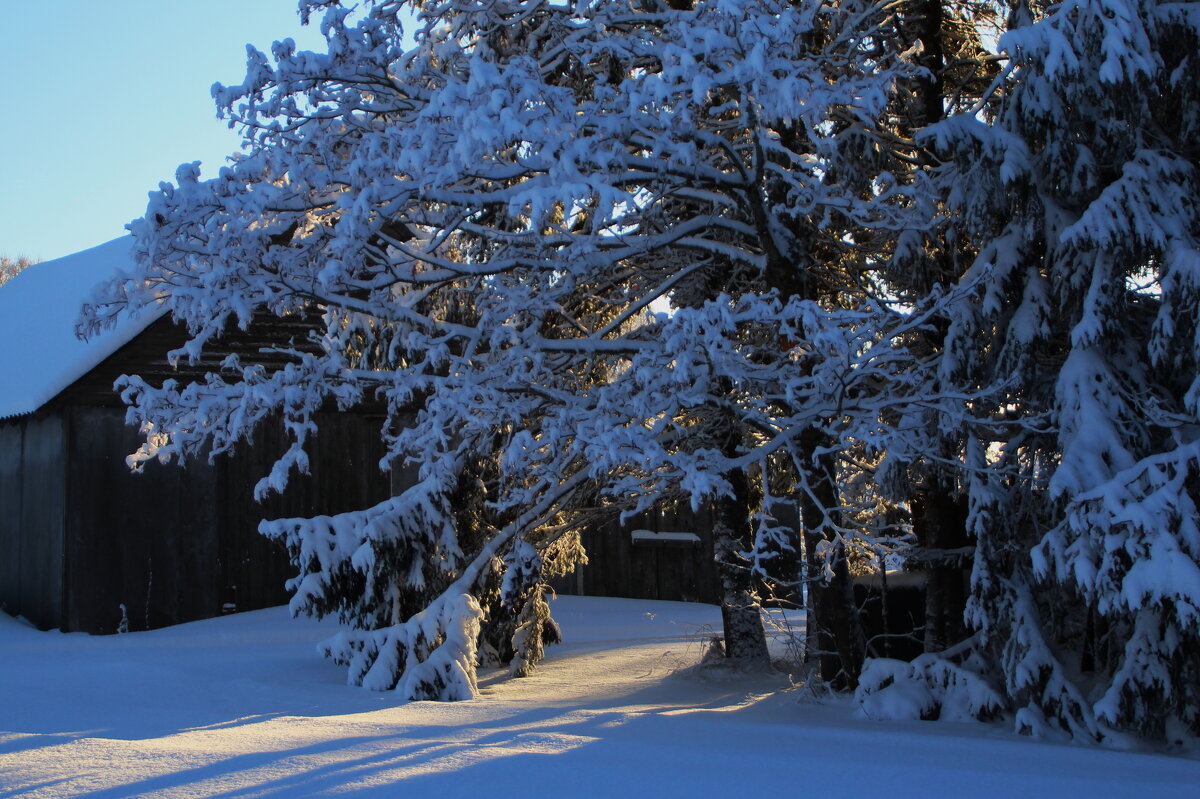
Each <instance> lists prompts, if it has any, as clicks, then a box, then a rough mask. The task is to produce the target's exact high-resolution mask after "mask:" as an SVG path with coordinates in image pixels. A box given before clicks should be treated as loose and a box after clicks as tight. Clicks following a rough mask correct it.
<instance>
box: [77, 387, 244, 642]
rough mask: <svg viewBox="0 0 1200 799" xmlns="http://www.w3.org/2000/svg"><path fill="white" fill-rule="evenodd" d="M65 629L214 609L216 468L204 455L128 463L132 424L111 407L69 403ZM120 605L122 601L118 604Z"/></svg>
mask: <svg viewBox="0 0 1200 799" xmlns="http://www.w3.org/2000/svg"><path fill="white" fill-rule="evenodd" d="M71 420H72V425H71V432H72V435H71V442H70V444H71V446H70V451H71V457H70V492H69V504H68V508H69V513H68V522H67V540H68V566H67V585H68V591H67V596H68V601H67V614H66V618H65V622H64V624H65V629H68V630H84V631H87V632H94V633H111V632H116V631H117V629H118V625H120V623H121V620H122V617H123V616H124V618H125V619H126V621H127V624H128V628H129V629H130V630H143V629H147V628H151V627H162V626H165V625H168V624H177V623H179V622H184V621H192V620H194V619H201V618H208V617H210V616H215V615H217V614H218V613H219V612H220V597H219V585H218V574H219V562H218V553H217V543H218V538H217V519H218V509H217V505H218V496H217V490H216V489H217V476H216V470H215V469H214V468H213V467H211V466H210V465H209V464H208V463H206V462H205V461H203V460H199V461H196V462H192V463H189V464H187V466H186V467H182V468H181V467H180V466H178V465H176V464H168V465H164V464H159V463H151V464H148V465H147V466H146V468H145V470H144V471H143V472H142V473H141V474H134V473H131V472H130V471H129V469H128V467H127V466H126V465H125V456H126V455H127V454H129V453H130V452H132V451H133V450H134V449H136V448H137V446H138V443H139V441H140V438H139V436H138V433H137V430H136V429H135V428H132V427H129V426H128V425H126V424H125V423H124V412H123V411H121V410H119V409H116V408H90V407H80V408H73V409H72V410H71ZM122 606H123V609H122Z"/></svg>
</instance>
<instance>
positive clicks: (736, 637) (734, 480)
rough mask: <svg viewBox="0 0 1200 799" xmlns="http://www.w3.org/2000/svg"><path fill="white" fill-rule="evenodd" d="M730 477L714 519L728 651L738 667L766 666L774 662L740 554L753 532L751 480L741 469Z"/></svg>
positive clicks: (723, 620) (722, 612) (755, 598)
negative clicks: (730, 489) (730, 487)
mask: <svg viewBox="0 0 1200 799" xmlns="http://www.w3.org/2000/svg"><path fill="white" fill-rule="evenodd" d="M727 478H728V480H729V482H730V483H731V484H732V485H733V496H732V497H722V498H721V499H720V500H718V502H717V506H716V514H715V519H714V523H713V546H714V549H715V550H716V551H715V557H716V561H717V575H718V577H719V578H720V580H721V592H722V597H721V621H722V623H723V624H724V628H725V655H726V657H728V658H729V660H730V661H731V662H732V663H733V664H734V665H735V666H737V667H738V668H741V669H766V668H769V667H770V665H771V658H770V655H769V654H768V653H767V637H766V632H765V631H764V630H763V623H762V616H761V614H760V613H759V604H758V598H757V597H756V596H755V595H754V590H753V579H752V577H751V574H750V569H749V564H748V563H746V562H745V559H744V558H743V557H742V556H741V554H740V553H741V552H743V551H745V550H746V549H747V548H748V542H749V537H750V532H751V528H750V481H749V480H748V479H747V477H746V473H745V472H744V471H742V470H740V469H739V470H737V471H734V472H732V473H731V474H729V475H728V476H727Z"/></svg>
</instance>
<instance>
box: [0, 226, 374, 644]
mask: <svg viewBox="0 0 1200 799" xmlns="http://www.w3.org/2000/svg"><path fill="white" fill-rule="evenodd" d="M128 259H129V241H128V239H122V240H117V241H115V242H110V243H109V244H106V245H101V246H100V247H96V248H93V249H91V250H87V251H85V252H83V253H78V254H76V255H73V256H68V257H67V258H63V259H59V260H58V261H51V262H47V263H44V264H39V265H36V266H34V267H30V268H29V269H27V270H26V271H25V272H24V273H22V274H21V275H19V276H18V277H17V278H15V279H14V280H13V281H12V282H10V283H9V284H6V285H5V286H3V287H0V335H5V336H6V337H5V338H4V339H3V340H4V341H6V342H8V343H7V344H6V345H5V346H4V347H3V348H0V386H2V388H0V609H4V610H6V611H8V612H9V613H12V614H14V615H20V616H24V617H25V618H27V619H28V620H29V621H31V622H32V623H34V624H35V625H37V626H38V627H41V628H43V629H50V628H55V627H57V628H61V629H63V630H83V631H88V632H97V633H103V632H115V631H117V630H118V629H133V630H136V629H145V628H149V627H161V626H164V625H168V624H174V623H178V622H183V621H189V620H193V619H199V618H206V617H210V616H215V615H218V614H219V613H221V612H225V611H229V610H233V609H236V610H249V609H253V608H259V607H266V606H270V605H275V604H280V603H282V602H284V601H286V599H287V596H286V593H285V591H284V583H285V581H286V580H287V578H288V577H290V576H291V575H292V574H293V573H294V570H293V569H292V567H291V566H290V564H289V563H288V558H287V553H286V552H285V551H284V550H283V548H282V546H281V545H279V544H276V543H275V542H272V541H269V540H267V539H265V538H263V537H262V536H260V535H259V534H258V532H257V528H258V523H259V521H260V520H261V519H263V518H277V517H281V516H311V515H316V514H320V513H335V512H339V511H344V510H350V509H353V508H357V507H363V506H365V505H369V504H374V503H375V502H379V501H381V500H383V499H385V498H387V497H388V496H390V494H391V489H392V486H391V485H390V481H389V478H388V476H387V475H386V474H384V473H382V472H381V471H380V470H379V468H378V465H377V464H378V462H379V459H380V458H381V456H382V454H383V451H382V447H383V445H382V443H381V442H380V439H379V435H378V430H379V425H380V423H381V419H379V418H375V417H373V416H372V415H371V414H370V413H361V414H343V413H334V412H331V413H330V414H328V418H326V419H323V420H322V428H321V429H322V434H321V435H320V436H318V437H317V439H316V440H315V441H314V442H313V446H312V452H311V456H312V458H311V474H310V475H308V476H305V477H300V478H297V479H295V480H294V481H293V484H292V485H291V486H289V490H288V491H287V493H286V496H282V497H274V498H271V499H270V500H268V501H266V502H264V503H261V504H260V503H257V502H255V501H254V500H253V499H252V497H251V490H252V487H253V485H254V483H255V482H256V481H257V480H258V479H259V478H260V477H262V476H263V475H264V474H265V473H266V472H267V471H268V470H269V468H270V465H271V463H273V462H274V459H275V458H276V457H277V456H278V455H279V454H280V453H281V452H282V451H283V450H284V448H285V447H286V442H285V441H284V435H283V431H282V429H281V427H280V426H278V425H276V426H274V427H272V426H270V425H267V426H264V427H263V429H261V430H260V431H259V432H258V433H257V434H256V436H255V438H254V440H253V441H251V442H246V443H244V445H242V446H240V447H239V450H238V452H237V453H236V457H234V458H224V457H223V458H218V459H216V460H214V461H213V462H209V461H208V460H206V459H196V460H193V461H191V462H188V463H186V464H184V465H183V468H180V466H178V465H175V464H171V465H162V464H157V463H152V464H149V465H148V466H147V468H146V469H145V471H144V472H143V473H141V474H132V473H130V471H129V469H128V468H127V466H126V465H125V456H126V455H127V454H128V453H130V452H132V451H133V450H134V449H136V447H137V445H138V443H139V441H140V438H139V435H138V433H137V431H136V430H135V429H134V428H132V427H130V426H128V425H127V424H126V423H125V409H124V407H123V405H122V404H121V402H120V400H119V398H118V397H117V396H116V394H115V392H114V391H113V390H112V385H113V381H114V380H115V379H116V378H117V377H119V376H120V375H122V374H133V373H136V374H139V375H142V376H143V377H145V378H146V379H148V380H150V381H151V382H158V381H161V380H162V379H165V378H167V377H171V378H175V379H179V380H184V381H186V380H191V379H197V378H198V377H200V376H201V375H202V374H203V373H204V372H205V371H206V370H208V369H212V368H214V365H213V364H215V363H217V362H219V361H220V360H221V358H223V357H224V355H225V354H228V353H232V352H236V353H238V354H239V355H241V356H242V357H243V359H244V360H245V361H246V362H252V361H253V359H255V358H256V357H257V359H258V360H259V361H263V360H264V359H269V358H277V357H278V356H274V355H271V356H261V355H260V354H259V351H260V350H261V349H262V348H264V347H268V346H270V345H272V344H278V343H280V342H286V341H288V340H292V339H296V340H302V339H303V338H304V336H305V334H306V333H307V331H308V330H309V329H310V327H311V322H310V321H306V320H303V319H269V320H262V323H261V324H254V325H251V326H250V328H249V330H246V331H241V330H236V331H232V332H231V333H230V334H229V335H227V336H226V337H225V338H224V339H223V341H222V346H221V348H220V351H219V352H218V353H217V354H215V355H214V356H213V357H212V358H211V359H210V363H199V364H189V365H182V366H181V367H180V368H178V369H176V368H175V367H173V366H172V365H171V364H169V363H168V361H167V358H166V353H167V352H169V351H170V350H172V349H175V348H177V347H179V346H180V345H181V344H182V343H183V342H184V340H185V338H186V335H185V332H184V331H183V330H182V329H180V328H179V327H178V326H177V325H175V324H174V323H173V322H172V321H171V320H170V318H168V317H167V316H165V315H162V314H158V315H150V316H149V317H145V318H142V319H133V320H124V321H122V322H120V323H119V324H118V325H117V326H116V328H114V329H112V330H109V331H106V332H105V333H103V334H102V335H100V336H97V337H95V338H93V339H91V340H89V341H86V342H85V341H80V340H79V339H77V338H75V336H74V323H75V317H76V315H77V313H78V310H79V307H80V306H81V304H82V302H83V300H84V299H85V298H86V296H87V295H88V293H89V292H90V290H91V288H92V287H93V286H94V285H96V284H97V283H98V282H100V281H102V280H104V279H106V278H108V277H110V276H112V275H113V274H115V273H116V271H117V270H119V269H123V268H124V267H125V266H126V265H127V264H128ZM12 342H20V344H17V345H15V346H14V345H13V344H12Z"/></svg>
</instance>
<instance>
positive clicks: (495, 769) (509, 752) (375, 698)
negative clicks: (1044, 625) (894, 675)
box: [0, 597, 1200, 799]
mask: <svg viewBox="0 0 1200 799" xmlns="http://www.w3.org/2000/svg"><path fill="white" fill-rule="evenodd" d="M553 608H554V613H555V616H556V617H557V618H558V619H559V621H560V623H561V624H562V627H563V632H564V635H565V637H566V640H567V643H565V644H563V645H560V646H556V647H551V648H549V649H548V658H547V660H546V661H545V662H544V663H543V664H541V665H540V666H539V668H538V670H537V672H536V673H535V674H534V675H533V676H531V677H528V678H525V679H520V680H513V679H508V678H507V677H506V676H505V675H504V674H502V673H495V674H491V675H486V674H485V675H482V677H483V679H482V681H481V688H482V696H481V698H479V699H476V700H472V701H466V702H454V703H437V702H410V703H403V702H399V701H398V700H397V698H396V695H395V694H390V693H375V692H371V691H367V690H363V689H359V688H352V687H347V686H346V685H345V684H344V683H343V682H342V681H343V679H344V669H342V668H340V667H338V666H336V665H334V664H332V663H329V662H326V661H323V660H321V659H320V658H319V657H318V656H317V655H316V653H315V645H316V642H317V641H318V640H320V639H321V638H323V637H325V636H328V635H329V634H330V633H332V632H333V631H334V629H335V627H334V626H333V625H332V624H328V623H318V622H315V621H311V620H293V619H290V618H289V617H288V612H287V610H286V608H274V609H270V610H265V611H258V612H253V613H244V614H238V615H233V616H228V617H225V618H220V619H211V620H208V621H202V622H195V623H192V624H186V625H181V626H178V627H174V628H168V629H164V630H156V631H152V632H145V633H131V634H126V635H120V636H109V637H90V636H87V635H82V634H62V633H57V632H51V633H43V632H37V631H36V630H33V629H31V628H29V627H27V626H25V625H24V624H23V623H22V622H20V621H17V620H15V619H12V618H9V617H7V616H3V614H0V653H2V655H0V796H21V797H61V796H72V797H74V796H87V797H133V796H155V797H185V796H186V797H200V796H239V797H249V796H321V795H341V794H345V793H349V792H351V791H353V792H354V793H355V795H357V796H362V795H365V796H381V797H394V796H418V795H421V796H431V797H439V799H441V798H442V797H446V798H452V797H471V798H472V799H479V797H483V796H489V795H501V796H508V795H514V794H517V793H520V794H527V793H534V794H537V795H541V796H554V797H575V796H586V797H609V796H612V797H618V796H619V797H635V796H654V797H667V798H670V797H707V796H722V797H745V796H756V795H758V796H762V795H770V796H783V795H792V794H796V795H811V796H822V797H841V796H846V797H851V796H880V795H883V796H887V797H889V799H896V798H901V799H902V798H903V797H921V798H922V799H927V797H937V796H954V797H956V799H964V798H970V797H992V796H997V797H999V796H1004V797H1008V796H1013V795H1016V796H1038V797H1040V796H1058V797H1069V796H1082V797H1101V796H1103V797H1143V796H1144V797H1156V798H1157V799H1169V798H1170V797H1194V796H1196V790H1197V786H1198V785H1200V761H1197V760H1194V759H1187V758H1183V757H1170V756H1164V755H1157V754H1148V753H1138V752H1119V751H1109V750H1100V749H1091V748H1086V747H1080V746H1062V745H1057V744H1051V743H1045V742H1040V741H1032V740H1028V739H1024V738H1019V737H1016V736H1014V735H1012V734H1010V733H1008V732H1006V731H1004V730H1003V729H1001V728H999V727H992V726H983V725H978V724H952V723H931V722H915V721H914V722H872V721H868V720H865V719H862V718H861V717H859V716H858V714H857V713H856V709H855V708H854V707H853V705H852V703H851V702H849V701H848V700H844V699H832V700H830V699H826V700H825V701H823V702H821V703H817V702H814V701H812V698H811V696H809V695H808V694H806V692H805V691H804V690H803V689H793V690H788V686H787V684H786V682H785V681H784V680H782V679H781V678H772V677H757V678H744V677H742V678H733V677H730V676H727V675H725V676H721V675H720V674H719V673H717V674H714V673H712V672H706V671H698V670H696V669H689V668H688V667H689V666H691V665H693V664H695V663H696V662H697V660H698V659H699V657H700V655H701V651H702V649H703V647H704V644H705V641H706V640H707V638H708V636H709V635H711V634H712V632H713V631H714V628H715V627H716V626H717V625H718V624H719V618H720V613H719V611H718V609H717V608H715V607H713V606H709V605H696V604H684V603H674V602H647V601H642V600H623V599H595V598H577V597H561V598H559V599H558V600H556V601H555V602H554V605H553ZM776 643H778V641H777V642H776Z"/></svg>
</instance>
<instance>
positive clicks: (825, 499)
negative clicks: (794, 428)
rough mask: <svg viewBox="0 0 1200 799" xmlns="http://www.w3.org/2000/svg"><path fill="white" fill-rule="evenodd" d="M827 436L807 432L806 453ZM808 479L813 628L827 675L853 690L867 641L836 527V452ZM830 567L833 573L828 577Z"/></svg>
mask: <svg viewBox="0 0 1200 799" xmlns="http://www.w3.org/2000/svg"><path fill="white" fill-rule="evenodd" d="M822 437H823V435H822V433H821V432H820V431H819V430H815V429H809V430H807V431H805V434H804V435H803V436H801V446H802V447H803V451H804V452H806V453H807V452H815V451H817V447H818V446H819V442H820V439H821V438H822ZM808 483H809V487H810V488H811V490H812V495H811V496H810V495H807V494H805V495H802V496H801V505H800V507H801V519H802V521H803V523H804V531H805V557H806V559H807V566H808V576H809V583H808V594H809V598H810V599H809V629H810V630H812V629H814V628H815V631H816V642H815V643H816V647H817V651H818V652H819V653H820V662H821V677H822V678H823V679H825V680H826V681H827V682H829V683H830V685H832V686H833V687H834V688H836V689H853V688H856V687H857V686H858V675H859V674H860V673H861V672H862V664H863V659H864V658H865V657H866V644H865V641H864V638H863V632H862V623H861V621H860V619H859V618H858V609H857V607H856V606H855V604H854V587H853V585H852V584H851V581H850V564H849V562H848V561H847V559H846V548H845V546H844V545H843V544H842V543H841V541H840V540H839V539H838V538H837V536H836V530H835V529H834V528H835V525H836V521H837V520H836V516H837V513H838V511H837V508H838V507H839V494H838V488H837V482H836V476H835V472H834V466H833V463H832V461H831V459H830V456H828V455H823V456H818V457H817V462H816V464H814V465H813V467H812V468H811V469H810V470H809V475H808ZM822 542H825V543H826V545H827V546H828V547H830V550H829V552H828V554H827V555H825V556H824V557H822V556H820V555H819V554H818V549H819V548H820V547H821V545H822ZM826 565H828V567H829V570H828V571H829V572H830V573H829V574H828V576H827V578H826V577H825V575H826V568H825V567H826ZM809 640H810V641H812V635H811V634H810V636H809Z"/></svg>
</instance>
